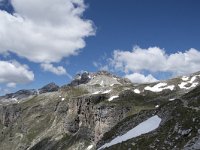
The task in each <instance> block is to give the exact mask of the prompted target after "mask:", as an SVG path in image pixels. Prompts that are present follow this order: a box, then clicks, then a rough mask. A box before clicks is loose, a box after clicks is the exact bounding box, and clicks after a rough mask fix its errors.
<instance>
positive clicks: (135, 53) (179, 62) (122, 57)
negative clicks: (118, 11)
mask: <svg viewBox="0 0 200 150" xmlns="http://www.w3.org/2000/svg"><path fill="white" fill-rule="evenodd" d="M199 58H200V51H198V50H196V49H194V48H191V49H189V50H187V51H185V52H176V53H172V54H167V53H166V52H165V50H164V49H161V48H159V47H150V48H147V49H142V48H140V47H134V48H133V50H132V51H121V50H115V51H114V54H113V58H112V59H111V66H113V67H114V68H115V69H117V70H122V71H123V72H125V73H127V74H129V73H134V72H141V71H149V72H152V73H155V72H169V73H172V74H173V75H183V74H189V73H193V72H196V71H199V70H200V59H199Z"/></svg>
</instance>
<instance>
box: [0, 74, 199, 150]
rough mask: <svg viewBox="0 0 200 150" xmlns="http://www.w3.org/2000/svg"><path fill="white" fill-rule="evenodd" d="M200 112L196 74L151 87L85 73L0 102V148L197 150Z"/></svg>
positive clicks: (151, 85) (29, 149)
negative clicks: (65, 83)
mask: <svg viewBox="0 0 200 150" xmlns="http://www.w3.org/2000/svg"><path fill="white" fill-rule="evenodd" d="M199 108H200V72H197V73H195V74H192V75H190V76H182V77H177V78H174V79H170V80H167V81H160V82H156V83H151V84H133V83H131V82H130V81H129V80H128V79H123V78H120V77H117V76H115V75H112V74H110V73H108V72H105V71H100V72H97V73H88V72H84V73H83V74H78V75H77V76H76V77H75V79H74V80H73V81H72V82H71V83H70V84H68V85H64V86H62V87H59V86H57V85H55V84H54V83H51V84H48V85H46V86H44V87H42V88H41V89H39V90H35V89H33V90H21V91H18V92H16V93H11V94H7V95H5V96H2V97H0V131H1V133H0V149H1V148H3V149H2V150H95V149H99V150H100V149H111V150H123V149H124V150H127V149H128V150H134V149H137V150H138V149H139V150H144V149H152V150H155V149H158V150H160V149H163V150H171V149H200V110H199Z"/></svg>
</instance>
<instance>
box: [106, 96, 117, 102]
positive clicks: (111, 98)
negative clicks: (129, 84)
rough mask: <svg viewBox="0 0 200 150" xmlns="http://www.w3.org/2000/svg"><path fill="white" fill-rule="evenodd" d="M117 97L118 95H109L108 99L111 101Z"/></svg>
mask: <svg viewBox="0 0 200 150" xmlns="http://www.w3.org/2000/svg"><path fill="white" fill-rule="evenodd" d="M118 97H119V96H118V95H115V96H111V97H110V98H109V99H108V101H112V100H113V99H115V98H118Z"/></svg>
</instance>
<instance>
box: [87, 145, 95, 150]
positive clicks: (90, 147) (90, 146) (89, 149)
mask: <svg viewBox="0 0 200 150" xmlns="http://www.w3.org/2000/svg"><path fill="white" fill-rule="evenodd" d="M93 147H94V145H89V146H88V147H87V149H86V150H91V149H92V148H93Z"/></svg>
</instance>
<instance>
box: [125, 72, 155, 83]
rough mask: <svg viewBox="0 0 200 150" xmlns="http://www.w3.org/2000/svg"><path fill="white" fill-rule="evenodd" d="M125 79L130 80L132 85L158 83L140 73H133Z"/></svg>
mask: <svg viewBox="0 0 200 150" xmlns="http://www.w3.org/2000/svg"><path fill="white" fill-rule="evenodd" d="M125 77H126V78H128V79H130V80H131V81H132V82H133V83H150V82H156V81H158V80H157V79H156V78H154V77H153V76H152V75H151V74H149V75H147V76H144V75H143V74H140V73H133V74H128V75H126V76H125Z"/></svg>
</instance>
